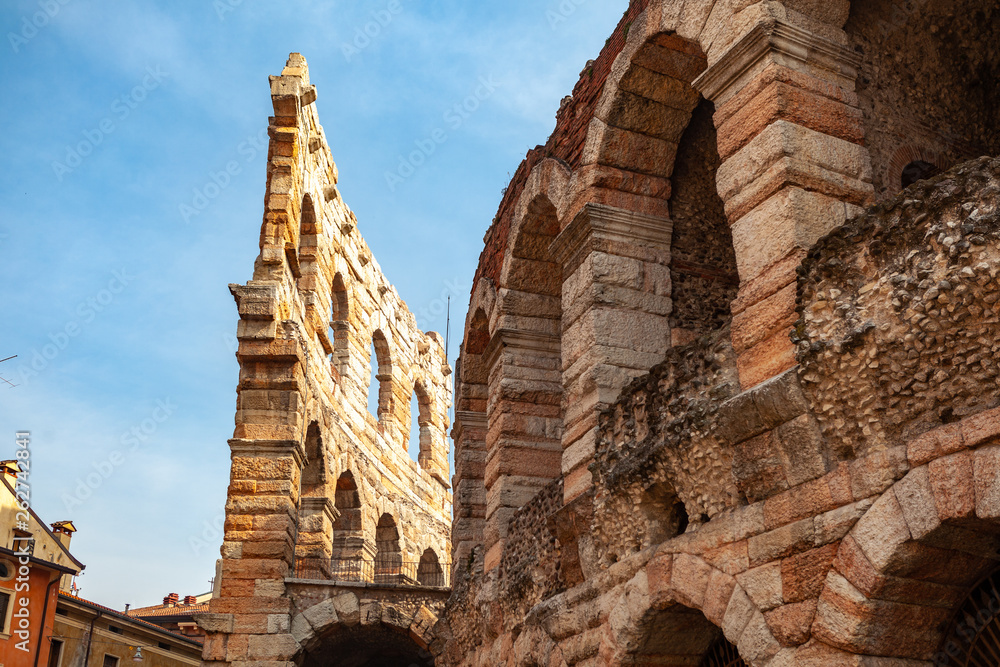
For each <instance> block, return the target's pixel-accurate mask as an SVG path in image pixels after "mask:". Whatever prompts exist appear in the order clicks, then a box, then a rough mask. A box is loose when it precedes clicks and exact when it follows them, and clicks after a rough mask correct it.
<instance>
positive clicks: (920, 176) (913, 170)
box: [901, 160, 941, 190]
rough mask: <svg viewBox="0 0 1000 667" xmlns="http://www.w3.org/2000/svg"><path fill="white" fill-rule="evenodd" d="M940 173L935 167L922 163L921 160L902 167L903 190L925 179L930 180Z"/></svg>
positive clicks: (928, 163)
mask: <svg viewBox="0 0 1000 667" xmlns="http://www.w3.org/2000/svg"><path fill="white" fill-rule="evenodd" d="M940 172H941V170H940V169H938V168H937V166H936V165H933V164H931V163H930V162H924V161H923V160H914V161H913V162H911V163H910V164H908V165H906V166H905V167H903V174H902V177H901V180H902V183H903V189H904V190H905V189H906V188H908V187H910V186H911V185H913V184H914V183H916V182H917V181H922V180H924V179H925V178H931V177H933V176H937V175H938V174H939V173H940Z"/></svg>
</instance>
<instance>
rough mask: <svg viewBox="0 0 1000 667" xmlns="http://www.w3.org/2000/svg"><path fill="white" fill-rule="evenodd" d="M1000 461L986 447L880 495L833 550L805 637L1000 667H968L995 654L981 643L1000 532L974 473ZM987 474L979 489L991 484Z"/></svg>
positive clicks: (991, 604) (996, 609) (992, 604)
mask: <svg viewBox="0 0 1000 667" xmlns="http://www.w3.org/2000/svg"><path fill="white" fill-rule="evenodd" d="M998 459H1000V457H998V456H997V455H996V453H995V451H992V448H990V447H985V448H983V449H980V450H977V451H973V452H958V453H956V454H951V455H948V456H945V457H942V458H939V459H936V460H934V461H931V462H930V463H929V464H926V465H923V466H920V467H918V468H914V469H913V470H911V471H910V472H909V473H907V475H906V476H905V477H904V478H903V479H902V480H900V481H898V482H896V484H894V485H893V486H892V487H891V488H890V489H889V490H888V491H886V492H885V493H883V494H882V496H881V497H879V499H878V500H876V501H875V503H874V504H873V505H872V506H871V508H870V509H869V510H868V511H867V512H866V513H865V515H864V516H862V517H861V519H859V520H858V522H857V524H856V525H855V527H854V528H853V529H852V530H851V532H850V533H849V534H848V536H847V537H846V538H844V540H843V542H842V543H841V545H840V548H839V550H838V553H837V558H836V560H835V561H834V570H833V571H832V572H831V573H830V574H829V576H828V577H827V579H826V582H825V584H824V588H823V591H822V593H821V595H820V598H819V606H818V609H817V613H816V620H815V621H814V623H813V626H812V634H813V637H815V638H817V639H819V640H821V641H823V642H825V643H827V644H830V645H832V646H835V647H837V648H840V649H845V650H848V651H851V652H853V653H864V654H868V655H883V656H891V657H893V658H907V659H912V660H931V661H934V664H935V665H946V666H949V667H953V666H954V667H957V666H958V665H961V666H962V667H970V666H975V665H980V664H988V665H990V667H993V665H997V664H1000V653H998V654H996V657H994V658H992V659H993V660H995V662H985V663H984V662H981V661H980V662H976V660H977V659H979V658H977V656H979V655H980V652H981V651H985V652H987V653H988V652H989V650H990V649H991V648H992V647H994V646H1000V641H996V640H998V639H1000V635H997V636H996V637H992V638H991V637H990V636H989V631H990V629H991V628H994V627H997V622H996V614H997V613H1000V595H997V592H1000V588H995V587H996V586H997V585H1000V578H998V577H997V571H998V568H1000V525H998V523H997V521H996V513H995V506H994V505H993V504H992V502H990V501H988V502H983V500H984V495H983V494H981V493H980V491H979V489H981V488H982V486H981V484H983V483H984V481H985V480H981V479H980V475H981V474H982V473H981V472H980V471H986V470H989V471H992V470H994V469H995V466H996V465H997V463H996V462H997V460H998ZM973 470H975V473H974V472H973ZM985 475H990V477H985ZM985 475H984V477H985V479H988V480H990V481H989V482H985V483H986V484H990V483H992V482H993V481H994V480H993V478H992V472H990V473H985ZM987 497H989V496H987ZM970 591H971V593H970ZM994 591H997V592H994ZM844 619H851V622H850V623H846V624H845V623H844ZM949 627H950V629H949ZM981 631H985V632H986V635H985V636H981V635H980V632H981ZM963 656H964V657H963Z"/></svg>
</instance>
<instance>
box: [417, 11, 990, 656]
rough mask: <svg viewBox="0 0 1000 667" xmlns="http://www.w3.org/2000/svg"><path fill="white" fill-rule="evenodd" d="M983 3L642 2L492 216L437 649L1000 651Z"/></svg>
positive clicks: (475, 294) (475, 297)
mask: <svg viewBox="0 0 1000 667" xmlns="http://www.w3.org/2000/svg"><path fill="white" fill-rule="evenodd" d="M998 21H1000V8H998V7H997V6H996V5H995V3H991V2H984V1H982V0H959V1H958V2H955V3H948V6H947V7H944V6H943V5H942V3H935V2H922V1H921V0H912V1H909V2H898V1H894V0H885V1H884V2H883V1H882V0H874V1H872V2H862V1H861V0H853V1H849V0H824V1H823V2H815V1H813V0H783V1H777V0H764V1H762V2H756V3H755V2H752V1H751V0H747V1H738V0H733V1H726V2H723V1H714V2H713V1H712V0H634V1H633V2H632V3H631V4H630V7H629V9H628V11H627V12H626V13H625V16H624V17H623V18H622V21H621V23H620V24H619V25H618V27H617V28H616V29H615V31H614V33H613V34H612V36H611V37H610V38H609V40H608V42H607V44H606V46H605V48H604V49H603V50H602V52H601V54H600V55H599V56H598V58H597V59H596V60H594V61H591V62H589V63H587V65H586V67H585V68H584V70H583V72H582V73H581V78H580V81H579V83H578V84H577V86H576V88H575V89H574V91H573V95H572V97H569V98H566V99H565V100H564V101H563V103H562V105H561V106H560V109H559V112H558V115H557V124H556V129H555V131H554V132H553V134H552V136H551V137H550V138H549V140H548V142H547V143H546V144H545V145H544V146H539V147H538V148H536V149H534V150H532V151H530V152H529V153H528V156H527V157H526V159H525V161H524V162H523V163H522V164H521V166H520V168H519V169H518V170H517V172H516V174H515V176H514V178H513V180H512V182H511V184H510V186H509V187H508V189H507V191H506V193H505V196H504V199H503V201H502V202H501V204H500V209H499V211H498V214H497V216H496V218H495V219H494V221H493V224H492V226H491V227H490V230H489V232H488V233H487V235H486V240H485V249H484V251H483V254H482V256H481V259H480V263H479V268H478V270H477V274H476V277H475V282H474V285H473V290H472V296H471V302H470V308H469V314H468V319H467V321H466V325H465V335H464V341H463V346H462V351H461V356H460V359H459V364H458V368H457V373H456V376H457V377H456V418H455V427H454V430H453V436H454V439H455V447H456V450H455V451H456V474H455V478H454V484H455V490H456V495H455V520H454V524H453V538H452V539H453V543H454V557H453V563H454V565H453V567H454V573H453V581H454V590H453V594H452V597H451V599H450V600H449V603H448V607H447V610H446V611H445V614H444V616H443V618H442V619H441V620H440V621H439V623H438V625H437V627H436V628H435V631H434V634H435V640H434V643H433V644H432V646H431V648H432V651H433V652H434V653H435V655H436V656H437V663H436V664H439V665H510V666H513V665H518V666H520V665H529V666H532V665H538V666H545V667H550V666H551V667H559V666H562V665H567V666H568V665H587V666H590V665H653V664H656V665H677V666H680V665H692V666H694V665H706V666H714V665H741V664H746V665H754V666H763V665H769V666H771V667H784V666H786V665H789V666H790V665H808V666H816V667H819V666H824V667H826V666H831V665H833V666H836V665H843V666H845V667H846V666H848V665H850V666H855V667H862V666H867V667H876V666H878V667H918V666H920V665H932V664H940V665H945V664H947V665H966V664H984V665H985V664H1000V663H997V662H989V658H987V661H986V662H980V663H971V662H970V663H967V662H965V661H964V660H965V658H964V657H963V656H964V655H967V654H968V653H969V651H975V650H984V649H983V647H984V646H985V645H986V643H989V642H991V641H994V640H995V639H997V638H1000V635H998V634H997V631H998V630H1000V621H998V620H997V619H998V612H1000V592H998V591H1000V589H997V588H995V587H996V586H997V579H995V578H989V577H993V576H994V575H995V573H997V572H998V571H1000V570H998V568H1000V551H998V549H1000V521H998V517H1000V479H998V476H997V473H998V470H1000V468H998V466H1000V394H998V392H997V377H998V374H1000V367H998V364H1000V344H998V343H997V341H998V340H1000V159H990V158H980V156H982V155H994V156H995V155H1000V134H998V131H997V128H998V127H1000V105H998V104H997V95H998V94H1000V93H998V87H997V81H998V79H1000V46H998V44H1000V40H998V39H997V35H998V34H1000V31H998V30H997V27H998V26H997V22H998ZM911 183H914V184H913V185H910V184H911ZM904 185H910V187H908V188H906V189H905V190H903V189H902V188H903V186H904ZM560 493H561V497H560ZM984 578H986V579H984ZM980 582H984V583H982V584H981V583H980ZM984 628H987V629H988V630H989V631H988V632H987V631H984ZM991 633H992V634H993V635H994V638H993V639H990V635H991ZM990 650H994V651H997V650H1000V649H998V648H997V647H992V648H991V649H990ZM987 654H988V651H987ZM996 655H1000V653H997V654H996Z"/></svg>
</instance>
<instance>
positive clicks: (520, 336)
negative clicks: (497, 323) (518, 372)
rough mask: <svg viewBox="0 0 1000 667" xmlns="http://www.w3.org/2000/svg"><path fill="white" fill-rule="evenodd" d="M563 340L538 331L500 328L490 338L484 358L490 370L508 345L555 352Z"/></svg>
mask: <svg viewBox="0 0 1000 667" xmlns="http://www.w3.org/2000/svg"><path fill="white" fill-rule="evenodd" d="M560 344H561V340H560V339H559V337H558V336H551V335H549V334H544V333H539V332H537V331H517V330H515V329H498V330H497V331H496V333H494V334H493V337H492V338H490V342H489V345H487V346H486V350H484V351H483V360H484V361H485V362H486V367H487V368H489V369H490V370H492V369H493V366H494V365H495V364H496V362H497V360H499V359H500V353H501V352H503V350H504V348H506V347H516V348H518V349H520V350H537V351H539V352H555V353H558V352H559V349H560Z"/></svg>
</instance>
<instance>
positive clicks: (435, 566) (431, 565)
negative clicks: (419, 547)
mask: <svg viewBox="0 0 1000 667" xmlns="http://www.w3.org/2000/svg"><path fill="white" fill-rule="evenodd" d="M417 583H418V584H420V585H421V586H444V585H445V582H444V571H443V570H442V569H441V563H440V562H438V557H437V554H436V553H434V550H433V549H426V550H425V551H424V553H423V554H422V555H421V556H420V563H418V565H417Z"/></svg>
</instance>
